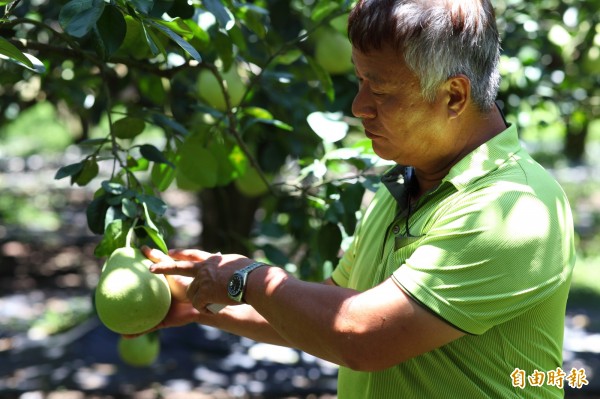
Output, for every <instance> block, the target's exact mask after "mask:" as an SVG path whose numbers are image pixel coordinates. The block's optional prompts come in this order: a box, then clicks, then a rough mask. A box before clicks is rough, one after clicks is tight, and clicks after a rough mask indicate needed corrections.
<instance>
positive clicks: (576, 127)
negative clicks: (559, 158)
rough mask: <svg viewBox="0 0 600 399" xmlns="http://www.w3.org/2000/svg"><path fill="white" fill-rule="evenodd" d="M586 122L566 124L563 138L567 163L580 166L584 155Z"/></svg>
mask: <svg viewBox="0 0 600 399" xmlns="http://www.w3.org/2000/svg"><path fill="white" fill-rule="evenodd" d="M587 131H588V122H587V121H586V122H585V123H577V124H573V123H568V124H567V134H566V136H565V144H564V145H565V155H566V157H567V159H568V160H569V162H571V163H573V164H580V163H581V162H582V161H583V157H584V154H585V141H586V138H587Z"/></svg>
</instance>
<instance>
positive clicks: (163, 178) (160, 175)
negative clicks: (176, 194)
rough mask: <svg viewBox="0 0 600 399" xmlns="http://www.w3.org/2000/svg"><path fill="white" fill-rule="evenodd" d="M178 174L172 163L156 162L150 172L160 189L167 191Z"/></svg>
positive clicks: (152, 179) (153, 181) (155, 184)
mask: <svg viewBox="0 0 600 399" xmlns="http://www.w3.org/2000/svg"><path fill="white" fill-rule="evenodd" d="M176 174H177V173H176V170H175V168H174V167H173V166H172V165H168V164H164V163H154V164H153V165H152V170H151V172H150V179H151V181H152V184H154V186H155V187H156V189H157V190H158V191H165V190H166V189H167V188H169V186H170V185H171V183H173V180H175V176H176Z"/></svg>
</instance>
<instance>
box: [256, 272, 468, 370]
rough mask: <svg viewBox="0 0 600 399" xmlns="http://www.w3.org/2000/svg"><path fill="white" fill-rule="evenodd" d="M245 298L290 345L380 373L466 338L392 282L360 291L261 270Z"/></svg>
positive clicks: (319, 355) (388, 280)
mask: <svg viewBox="0 0 600 399" xmlns="http://www.w3.org/2000/svg"><path fill="white" fill-rule="evenodd" d="M246 300H247V302H248V303H249V304H251V305H252V306H253V307H254V308H255V309H256V311H257V312H258V313H260V314H261V315H262V317H264V319H265V320H267V321H268V322H269V324H270V325H271V327H272V328H273V329H274V330H275V331H277V333H278V334H279V335H280V336H281V337H283V338H284V339H285V340H286V341H287V342H289V343H290V344H291V345H292V346H294V347H296V348H299V349H301V350H303V351H305V352H308V353H311V354H313V355H315V356H318V357H321V358H323V359H326V360H329V361H331V362H334V363H337V364H339V365H343V366H347V367H350V368H352V369H356V370H363V371H373V370H381V369H384V368H387V367H390V366H393V365H395V364H398V363H401V362H403V361H405V360H408V359H410V358H412V357H414V356H417V355H420V354H423V353H426V352H428V351H431V350H433V349H435V348H438V347H440V346H442V345H444V344H447V343H449V342H451V341H453V340H455V339H457V338H460V337H461V336H463V335H464V333H463V332H461V331H459V330H457V329H456V328H454V327H452V326H451V325H450V324H448V323H446V322H445V321H443V320H442V319H440V318H439V317H437V316H436V315H434V314H432V313H431V312H430V311H429V310H427V309H425V308H423V307H422V306H420V305H419V304H417V302H415V301H414V300H413V299H411V298H410V297H409V296H408V295H407V294H406V293H405V292H404V291H403V290H402V289H401V288H400V287H398V285H397V284H396V283H395V282H394V281H393V280H392V279H391V278H390V279H387V280H386V281H384V282H383V283H381V284H380V285H378V286H376V287H374V288H372V289H370V290H368V291H365V292H362V293H360V292H357V291H354V290H351V289H346V288H342V287H337V286H333V285H332V282H331V280H330V283H329V284H314V283H307V282H303V281H300V280H297V279H295V278H293V277H291V276H289V275H288V274H287V273H286V272H285V271H284V270H282V269H280V268H276V267H269V268H267V267H263V268H259V269H257V270H256V271H254V272H253V273H251V274H250V276H249V279H248V285H247V290H246Z"/></svg>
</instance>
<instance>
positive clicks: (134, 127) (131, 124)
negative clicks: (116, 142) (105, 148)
mask: <svg viewBox="0 0 600 399" xmlns="http://www.w3.org/2000/svg"><path fill="white" fill-rule="evenodd" d="M145 128H146V122H144V120H143V119H140V118H133V117H129V116H128V117H125V118H121V119H119V120H118V121H115V122H114V123H113V126H112V131H113V134H114V135H115V136H116V137H118V138H120V139H132V138H134V137H136V136H137V135H139V134H140V133H142V132H143V131H144V129H145Z"/></svg>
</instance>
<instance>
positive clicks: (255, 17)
mask: <svg viewBox="0 0 600 399" xmlns="http://www.w3.org/2000/svg"><path fill="white" fill-rule="evenodd" d="M257 9H259V7H256V6H254V7H251V6H248V5H244V6H242V7H241V8H240V11H241V12H242V13H243V22H244V24H245V25H246V26H247V27H248V28H250V30H252V31H253V32H254V33H256V35H257V36H258V37H259V38H261V39H264V37H265V36H266V34H267V29H266V26H265V21H264V16H265V15H268V12H267V11H266V10H264V9H262V12H260V11H257Z"/></svg>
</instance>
